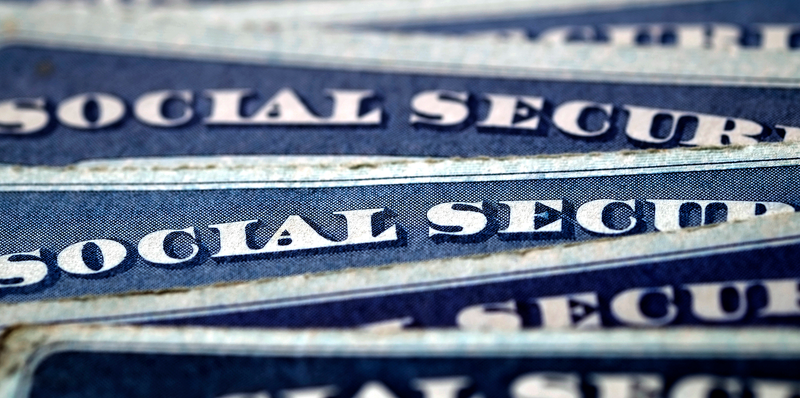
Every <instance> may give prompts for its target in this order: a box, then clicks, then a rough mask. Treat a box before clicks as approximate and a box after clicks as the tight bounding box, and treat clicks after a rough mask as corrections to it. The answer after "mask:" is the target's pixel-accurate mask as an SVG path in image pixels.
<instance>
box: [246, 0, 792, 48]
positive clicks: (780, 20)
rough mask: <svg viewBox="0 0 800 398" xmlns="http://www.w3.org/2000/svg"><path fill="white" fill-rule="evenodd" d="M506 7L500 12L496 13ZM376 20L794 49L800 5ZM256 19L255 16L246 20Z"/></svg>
mask: <svg viewBox="0 0 800 398" xmlns="http://www.w3.org/2000/svg"><path fill="white" fill-rule="evenodd" d="M504 7H506V8H507V10H506V12H503V11H502V9H503V8H504ZM464 14H466V13H465V12H463V11H461V12H458V11H455V10H453V11H452V16H453V17H452V18H447V17H446V16H445V15H440V16H439V17H438V18H433V17H427V18H425V17H419V16H418V17H416V18H415V17H411V16H409V17H406V18H405V19H402V18H397V19H396V20H385V19H383V18H376V19H377V20H378V21H376V22H374V23H371V24H370V23H369V22H366V23H365V22H361V23H364V24H366V25H368V26H370V27H372V28H375V29H379V30H381V31H390V32H402V33H412V32H413V33H423V32H424V33H430V34H446V35H461V36H464V37H483V38H491V37H494V38H496V39H505V40H509V41H513V42H515V43H516V44H517V45H518V46H524V45H526V44H532V43H539V44H550V45H563V44H578V45H594V46H605V47H618V48H622V47H638V48H660V49H672V50H674V51H685V50H690V51H691V50H697V49H705V50H716V51H731V50H745V51H766V52H773V51H776V52H794V51H797V50H798V49H800V40H798V38H799V37H800V36H799V35H800V25H798V23H797V22H798V20H800V7H799V6H798V5H797V3H796V2H794V1H792V0H776V1H770V2H769V3H768V4H765V3H763V2H760V1H757V0H732V1H677V2H629V3H625V2H607V3H594V4H592V3H591V2H584V3H583V4H574V3H573V4H570V3H567V4H565V7H560V8H557V7H553V6H552V5H551V6H550V8H549V9H548V8H547V7H545V6H542V7H541V9H531V10H529V11H527V12H526V10H525V9H524V8H522V6H521V5H519V4H516V3H515V2H513V1H508V2H506V3H505V4H501V5H499V6H498V7H496V8H495V10H494V12H487V13H485V14H483V15H464ZM251 18H255V17H251Z"/></svg>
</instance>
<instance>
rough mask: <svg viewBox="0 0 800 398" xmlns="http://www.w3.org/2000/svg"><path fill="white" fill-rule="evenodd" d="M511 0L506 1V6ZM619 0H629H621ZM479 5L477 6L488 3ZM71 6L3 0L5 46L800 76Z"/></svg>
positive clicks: (573, 73)
mask: <svg viewBox="0 0 800 398" xmlns="http://www.w3.org/2000/svg"><path fill="white" fill-rule="evenodd" d="M717 1H718V0H717ZM512 3H513V4H516V5H519V3H518V2H515V1H509V2H508V4H512ZM556 3H557V2H555V1H549V2H547V3H546V4H545V5H544V6H542V9H544V10H547V9H548V8H547V6H548V5H549V6H550V7H551V8H552V7H553V6H554V4H556ZM590 3H593V1H589V0H584V1H579V0H575V1H573V2H571V3H570V4H569V5H570V6H575V7H577V6H581V5H586V4H590ZM369 4H375V3H373V2H367V3H365V7H366V5H369ZM492 4H494V3H492ZM504 4H505V3H503V2H501V3H500V4H499V5H500V6H503V5H504ZM508 4H506V5H508ZM513 4H512V5H513ZM617 4H618V5H625V4H628V3H627V2H625V1H621V2H619V3H617ZM659 4H663V3H660V2H659ZM299 5H303V3H302V2H301V3H299ZM473 5H474V4H473ZM495 5H498V4H495ZM37 7H38V8H37ZM242 7H243V6H242ZM475 7H476V8H474V9H472V11H471V12H477V11H475V10H478V11H480V10H485V8H483V7H479V6H475ZM368 8H369V7H366V8H365V9H368ZM373 8H374V7H373ZM401 8H403V9H405V10H406V11H404V13H406V14H407V15H409V16H411V15H414V12H413V9H411V8H407V7H401ZM534 8H535V7H534ZM212 9H213V8H212ZM243 9H244V8H243ZM434 9H435V7H434ZM510 9H513V7H510ZM565 9H566V6H562V11H563V10H565ZM70 10H71V9H69V8H64V7H49V8H48V7H44V6H33V7H31V6H19V5H13V4H11V5H9V4H0V43H2V45H5V46H10V45H36V46H50V47H53V48H58V49H65V48H72V49H84V50H90V51H106V52H116V53H124V54H141V55H147V56H158V57H173V58H174V57H178V58H190V59H199V60H221V61H225V62H246V63H255V64H273V65H281V64H283V65H295V66H312V67H325V68H342V69H356V70H370V71H387V72H414V73H426V74H442V75H448V76H453V75H462V76H478V77H480V76H491V77H505V78H528V79H556V80H575V81H604V82H636V83H654V84H655V83H669V84H708V85H747V86H772V87H798V85H800V77H798V75H797V68H796V66H795V65H796V60H797V54H795V53H793V52H779V51H778V52H776V51H757V50H746V49H742V50H730V51H707V50H702V49H700V50H681V51H672V50H664V49H642V48H609V47H604V46H594V45H584V46H580V45H575V46H573V45H565V46H554V45H547V44H535V43H529V44H525V45H520V44H519V43H515V42H503V41H492V40H490V41H486V40H480V39H479V40H465V39H464V38H459V37H446V36H441V35H397V34H391V33H381V32H369V31H365V30H363V29H361V30H359V29H355V30H354V29H345V28H326V27H324V26H321V25H318V24H306V23H300V22H298V23H289V24H288V25H290V27H289V28H285V27H282V28H280V29H277V30H275V31H274V32H272V33H270V32H267V33H264V32H260V31H255V32H253V31H249V30H244V29H222V28H215V27H214V26H216V25H215V23H213V22H209V21H207V20H205V18H199V17H197V16H196V15H194V14H181V13H169V12H155V13H142V12H122V13H119V15H116V16H114V15H115V14H114V13H113V12H108V11H103V9H102V8H86V9H79V11H80V12H76V11H70ZM464 10H470V8H469V7H465V8H464ZM230 12H231V13H233V12H234V11H230ZM287 12H288V11H287ZM400 14H402V13H400ZM231 15H232V14H231ZM187 21H191V23H187Z"/></svg>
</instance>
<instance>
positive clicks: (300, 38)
mask: <svg viewBox="0 0 800 398" xmlns="http://www.w3.org/2000/svg"><path fill="white" fill-rule="evenodd" d="M25 10H28V11H27V12H23V11H21V10H19V9H8V6H7V5H6V6H4V7H0V21H1V22H2V23H3V26H4V27H6V28H5V29H4V30H3V31H2V32H0V40H2V43H3V46H2V48H1V49H0V56H1V57H2V59H3V62H2V63H0V85H2V87H3V90H2V92H0V145H2V147H3V148H4V150H3V151H0V162H2V163H11V164H27V165H64V164H71V163H73V162H76V161H80V160H86V159H108V158H112V159H113V158H127V157H154V156H194V155H266V154H269V155H275V154H281V155H289V154H300V155H343V154H344V155H388V156H434V157H449V156H461V157H468V156H507V155H533V154H562V153H574V152H598V151H618V150H633V149H651V148H673V147H680V146H689V147H697V146H725V145H747V144H755V143H759V142H774V141H794V140H797V137H798V136H800V129H799V128H800V120H798V115H797V114H796V113H795V112H791V109H793V106H794V104H795V103H796V102H797V98H796V97H797V87H798V83H800V80H799V79H798V78H797V73H796V68H795V67H794V65H795V63H796V62H795V61H796V60H795V58H796V57H795V54H793V53H787V52H771V53H768V54H763V53H759V52H741V53H731V52H725V51H721V52H709V51H680V52H674V51H672V52H664V51H648V50H643V49H639V48H628V49H622V50H610V49H608V48H598V47H596V46H595V47H593V46H583V47H581V48H571V47H569V46H549V45H532V46H526V47H524V48H522V49H520V48H519V46H518V45H516V44H514V43H497V42H482V41H480V40H478V41H472V42H465V41H464V40H462V39H459V38H457V37H456V38H447V37H445V38H441V37H438V38H437V37H428V36H425V37H413V36H412V37H407V36H397V35H393V34H387V33H385V32H384V33H381V32H377V33H375V32H364V31H358V32H353V31H348V30H335V31H331V30H322V29H318V30H314V29H311V28H309V29H298V30H295V31H281V32H277V33H273V34H265V33H249V32H243V31H238V32H230V31H225V30H214V29H212V28H210V27H207V26H205V25H204V24H203V23H191V24H179V25H180V26H181V28H180V29H178V28H175V27H172V25H169V24H166V26H163V27H161V26H158V25H156V24H155V22H153V21H152V20H148V19H146V18H138V17H133V16H131V17H130V20H129V21H127V22H122V21H116V22H114V21H111V22H109V21H105V20H104V19H103V18H101V17H102V15H103V14H100V13H98V14H92V13H91V12H90V13H87V14H86V15H84V16H83V17H82V18H83V19H78V20H72V19H70V18H66V17H65V16H64V15H61V14H56V13H53V12H50V13H44V14H41V15H40V14H37V13H35V12H33V11H31V10H29V9H27V8H26V9H25ZM12 11H13V12H12ZM3 12H5V13H6V14H4V13H3ZM59 21H62V22H59ZM64 21H65V22H64ZM176 21H180V20H178V19H176ZM184 25H188V26H185V27H184Z"/></svg>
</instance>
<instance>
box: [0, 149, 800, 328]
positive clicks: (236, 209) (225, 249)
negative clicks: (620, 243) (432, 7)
mask: <svg viewBox="0 0 800 398" xmlns="http://www.w3.org/2000/svg"><path fill="white" fill-rule="evenodd" d="M234 163H236V162H234ZM122 164H123V165H124V163H122ZM237 164H238V166H231V167H218V166H215V165H213V164H199V165H198V166H199V167H192V166H191V164H187V165H174V167H162V165H160V164H158V163H156V164H154V165H153V166H152V168H142V167H134V168H127V167H119V168H114V167H109V166H108V165H102V166H98V167H90V166H72V167H69V168H65V169H52V168H21V167H5V168H2V169H0V175H2V181H3V183H2V185H0V202H1V203H2V204H3V205H2V209H1V210H0V214H2V217H3V226H4V229H3V239H2V241H0V253H2V255H3V257H2V259H3V265H2V267H0V270H2V272H3V274H2V280H3V284H2V289H1V290H2V293H3V295H2V297H1V298H0V300H2V301H3V302H21V301H31V300H41V299H63V298H68V297H78V296H84V295H96V294H109V293H125V292H132V291H146V290H153V289H166V288H174V287H184V286H197V285H205V284H214V283H220V282H232V281H243V280H253V279H259V278H267V277H278V276H287V275H292V274H305V273H313V272H326V271H335V270H340V269H344V268H354V267H355V268H363V267H371V266H377V265H383V264H390V263H395V262H409V261H421V260H429V259H436V258H446V257H454V256H463V255H469V254H483V253H492V252H498V251H503V250H512V249H517V248H525V247H533V246H547V245H554V244H560V243H572V242H576V241H582V240H588V239H594V238H600V237H617V236H622V235H626V234H636V233H644V232H652V231H656V230H658V231H673V230H680V229H683V228H686V227H691V226H699V225H706V224H712V223H716V222H720V221H724V220H728V221H732V220H742V219H748V218H753V217H763V216H769V215H772V214H783V213H793V212H795V210H796V209H795V206H797V205H798V204H800V202H798V201H800V198H798V196H797V195H798V194H797V190H796V189H794V185H793V181H795V180H796V174H797V173H798V172H800V168H798V165H797V147H796V145H765V146H750V147H741V148H738V149H735V150H731V151H720V150H676V151H661V152H634V153H621V154H602V155H601V154H593V155H586V156H566V157H539V158H537V157H531V158H506V159H451V160H421V161H411V162H408V161H398V162H384V161H380V162H375V163H372V162H366V163H363V162H356V163H346V162H341V163H338V164H331V165H327V166H325V165H323V166H318V165H317V166H315V165H310V164H286V165H284V166H279V165H274V164H272V163H270V160H269V159H262V160H261V161H260V162H259V161H257V160H254V161H253V162H252V163H250V164H241V162H238V163H237ZM0 316H5V315H4V314H3V315H0ZM3 323H5V322H3Z"/></svg>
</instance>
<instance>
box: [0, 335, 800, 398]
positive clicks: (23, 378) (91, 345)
mask: <svg viewBox="0 0 800 398" xmlns="http://www.w3.org/2000/svg"><path fill="white" fill-rule="evenodd" d="M365 337H366V336H365V335H364V332H353V331H349V332H334V331H324V330H318V331H294V332H288V331H264V330H237V329H208V328H175V329H169V328H137V327H92V326H76V325H70V326H57V327H42V328H20V329H16V330H13V331H11V332H10V333H8V334H6V335H5V336H4V339H3V341H2V352H3V357H2V358H0V397H17V398H22V397H25V396H27V394H28V393H29V391H30V389H31V383H33V375H34V372H35V370H36V368H37V366H38V365H39V364H40V363H41V362H42V361H43V360H44V359H46V358H47V357H48V356H50V355H53V354H56V353H59V352H64V351H90V352H118V353H163V354H175V355H180V354H205V355H246V356H270V355H292V356H296V357H303V356H324V357H334V358H336V357H347V356H351V357H352V356H353V355H357V356H359V357H419V358H425V357H446V356H452V357H455V358H480V357H485V356H493V357H497V356H502V357H509V358H514V357H521V356H529V357H556V358H558V357H569V356H575V355H579V356H581V357H584V358H585V357H597V358H604V357H611V356H613V357H616V358H620V357H621V358H632V359H634V358H659V357H664V358H675V357H682V358H698V359H699V358H719V359H740V358H741V359H758V358H765V359H796V358H798V357H800V333H798V332H797V331H795V330H780V329H772V330H765V329H761V330H759V329H738V330H703V329H686V330H681V329H673V330H648V331H641V330H639V331H631V330H617V331H603V332H597V331H595V332H580V331H559V332H541V331H540V332H521V333H492V334H488V333H486V334H483V333H474V332H472V333H470V332H455V331H426V332H405V333H390V334H370V335H369V336H368V338H365ZM164 377H168V376H164Z"/></svg>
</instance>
